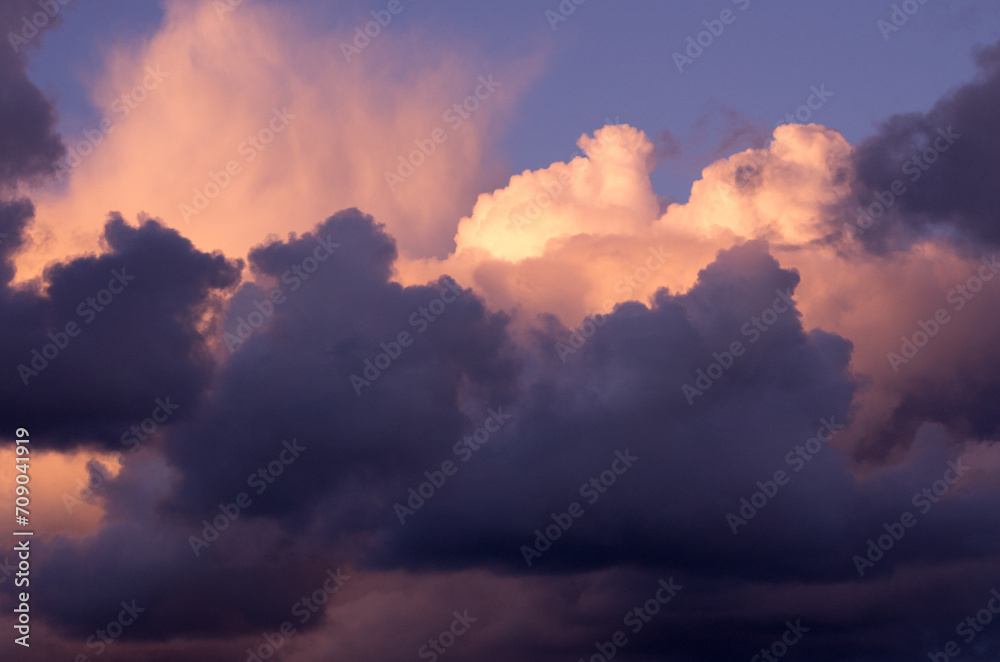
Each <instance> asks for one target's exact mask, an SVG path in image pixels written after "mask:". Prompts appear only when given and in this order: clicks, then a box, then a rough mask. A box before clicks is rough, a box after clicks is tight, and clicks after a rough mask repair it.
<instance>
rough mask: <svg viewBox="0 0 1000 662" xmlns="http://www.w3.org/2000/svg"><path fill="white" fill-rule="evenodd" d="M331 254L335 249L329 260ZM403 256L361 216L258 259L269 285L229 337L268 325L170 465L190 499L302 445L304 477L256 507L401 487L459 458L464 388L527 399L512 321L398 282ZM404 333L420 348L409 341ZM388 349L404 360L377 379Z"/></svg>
mask: <svg viewBox="0 0 1000 662" xmlns="http://www.w3.org/2000/svg"><path fill="white" fill-rule="evenodd" d="M324 246H330V247H331V248H332V254H330V255H329V256H328V257H326V258H325V259H324V260H322V261H317V260H316V259H315V257H316V256H317V255H319V256H324V255H326V254H327V253H328V251H327V249H326V248H324ZM395 257H396V248H395V243H394V241H393V240H392V239H391V238H390V237H388V236H387V235H386V234H385V233H384V232H383V231H382V228H381V226H375V225H373V222H372V220H371V217H368V216H363V215H362V214H360V213H359V212H357V211H356V210H349V211H345V212H341V213H339V214H337V215H335V216H333V217H331V218H330V219H329V220H327V221H326V222H325V223H323V224H320V225H319V226H318V227H317V228H316V230H315V232H313V233H307V234H305V235H303V236H302V237H296V238H293V239H290V240H289V241H288V242H277V241H276V242H272V243H270V244H268V245H265V246H261V247H258V248H257V249H255V250H254V251H252V252H251V254H250V263H251V265H252V266H253V268H254V270H255V271H256V272H257V274H258V275H259V276H260V278H261V280H262V282H266V283H267V284H262V285H259V286H256V285H249V286H246V287H245V288H243V290H242V291H241V293H240V295H239V296H238V297H237V300H236V301H235V302H234V304H233V306H232V308H231V310H230V314H229V320H228V321H227V322H226V324H225V328H226V333H232V334H236V333H237V332H238V329H239V328H240V320H249V322H254V321H259V318H256V319H254V316H253V314H254V312H255V311H257V312H260V311H261V310H264V311H265V313H262V315H264V316H265V317H266V321H265V322H264V324H263V325H262V326H260V327H259V328H257V329H256V330H254V331H253V332H252V334H251V335H249V337H248V338H247V339H246V340H245V341H243V342H240V343H239V344H238V345H237V344H235V343H234V347H235V352H234V353H233V355H232V357H231V358H230V359H229V361H228V362H227V364H226V365H225V366H224V367H223V368H222V370H221V373H220V375H219V378H218V380H217V383H216V384H215V386H214V388H213V390H212V396H211V399H210V400H209V402H208V403H207V412H206V416H205V417H204V418H202V419H200V420H198V421H193V422H192V423H191V427H190V428H189V429H185V430H184V431H182V432H180V433H178V434H177V435H173V436H172V437H171V440H170V445H169V454H170V457H171V458H172V459H173V460H174V461H176V462H177V463H178V465H179V466H180V467H181V468H183V470H184V476H185V478H184V481H185V483H184V486H183V489H182V490H180V492H179V494H180V495H181V499H182V500H183V501H186V502H188V503H190V504H201V505H202V506H205V505H207V506H209V507H214V505H215V504H216V502H217V500H218V499H220V498H223V497H226V496H231V495H232V494H234V493H236V492H238V491H239V490H241V489H247V484H246V483H247V475H248V474H249V473H250V472H252V471H254V470H255V469H256V468H257V467H259V466H262V465H263V464H266V463H267V462H269V461H271V460H274V458H275V456H276V454H277V453H278V452H279V451H281V449H282V441H283V440H291V439H292V438H293V437H294V438H297V439H298V440H299V441H300V443H301V444H302V445H305V446H306V447H307V448H308V449H309V450H308V451H307V456H308V459H307V461H306V462H303V463H302V464H301V465H300V466H299V465H297V466H295V467H293V468H292V469H294V472H295V479H294V480H289V481H280V482H278V483H276V484H275V485H274V487H273V488H269V491H268V500H267V504H266V505H265V504H262V505H261V506H260V507H259V508H258V510H256V511H255V512H258V513H261V514H263V513H266V512H273V513H274V514H276V515H277V514H279V513H291V512H301V510H302V505H303V503H307V502H311V501H312V499H314V498H315V497H318V496H326V497H333V496H334V495H336V494H338V492H339V491H340V490H345V489H350V488H349V485H350V484H351V483H353V482H355V481H356V480H357V477H358V476H359V475H365V476H368V479H369V480H374V481H375V482H376V484H377V483H380V482H382V481H386V480H394V479H395V478H396V477H398V476H399V475H400V473H399V472H401V471H402V470H404V469H409V468H410V467H412V466H415V465H419V464H421V463H423V462H425V461H427V460H428V459H429V458H431V457H435V456H436V455H438V454H440V453H442V452H446V451H447V449H449V448H450V446H451V444H452V443H453V440H454V439H455V438H457V436H458V435H460V433H461V432H462V431H463V430H464V429H465V427H466V425H467V421H466V415H465V414H464V413H463V406H462V404H463V403H462V402H461V401H460V393H461V394H462V396H461V397H462V398H468V399H469V400H470V401H469V402H468V403H467V404H465V406H466V407H477V406H479V405H478V404H476V403H488V404H489V406H496V405H500V404H503V403H504V402H506V401H509V400H510V399H511V398H512V397H513V390H514V383H513V381H514V378H515V377H516V376H517V373H518V369H517V368H518V364H517V358H516V352H515V349H514V347H513V345H512V344H511V342H510V341H509V339H508V337H507V334H506V324H507V318H506V317H505V316H504V315H502V314H498V313H491V312H489V311H487V310H486V308H485V306H484V304H483V303H482V302H481V301H480V300H479V299H477V298H476V297H475V296H473V295H472V293H471V292H469V291H462V290H460V289H459V288H458V286H457V285H455V284H454V283H452V285H451V286H449V285H448V283H447V279H442V280H441V281H439V282H437V283H430V284H428V285H426V286H415V287H401V286H399V285H398V284H395V283H392V282H389V280H388V278H389V275H390V272H391V267H392V263H393V261H394V260H395ZM310 269H312V270H313V272H312V273H311V274H310V273H309V270H310ZM276 290H278V291H280V294H281V295H282V297H281V298H280V299H279V300H280V301H281V302H280V303H275V304H274V306H273V311H274V312H273V313H272V314H271V315H270V316H268V315H266V313H267V311H268V310H269V309H268V308H267V306H266V305H264V304H263V302H265V301H270V300H271V299H270V295H271V293H273V292H275V291H276ZM442 293H443V294H444V297H443V298H444V299H445V300H451V303H443V302H440V303H439V304H438V305H440V306H444V312H442V313H440V314H438V315H434V314H432V313H430V311H429V310H428V312H427V315H423V314H421V313H420V311H421V309H427V307H428V306H429V305H430V302H432V301H434V300H437V299H441V298H442ZM249 322H248V323H247V324H248V326H249ZM243 329H244V332H245V331H246V329H247V326H244V327H243ZM401 333H405V334H408V338H409V340H408V342H409V344H408V345H405V346H402V345H399V344H398V343H399V336H400V334H401ZM230 340H231V339H230ZM404 342H406V340H405V339H404ZM383 345H385V346H386V347H388V348H389V354H395V355H396V358H394V359H393V360H392V363H391V364H390V365H389V366H388V367H387V368H385V369H384V370H379V374H377V375H376V374H375V371H374V370H372V369H369V368H368V366H367V365H366V361H374V360H375V358H376V356H377V355H378V354H385V351H386V350H385V349H383V347H382V346H383ZM386 356H387V357H388V354H386ZM383 365H384V363H383ZM352 375H355V376H356V377H357V378H358V379H363V380H364V381H365V382H367V383H369V384H370V385H365V384H362V383H361V382H360V381H356V380H355V381H352V378H351V376H352ZM373 377H374V378H373ZM369 380H370V381H369ZM237 458H238V459H237ZM292 469H290V471H291V470H292ZM366 482H367V481H366ZM348 501H349V500H348ZM355 507H356V508H361V507H362V504H360V503H358V504H357V505H356V506H355ZM369 514H371V515H375V516H376V519H377V516H378V515H379V513H369Z"/></svg>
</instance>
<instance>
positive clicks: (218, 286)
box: [0, 204, 241, 450]
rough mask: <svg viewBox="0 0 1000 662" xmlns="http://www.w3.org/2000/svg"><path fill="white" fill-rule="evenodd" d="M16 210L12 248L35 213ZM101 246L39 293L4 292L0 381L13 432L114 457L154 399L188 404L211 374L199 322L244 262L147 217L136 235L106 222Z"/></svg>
mask: <svg viewBox="0 0 1000 662" xmlns="http://www.w3.org/2000/svg"><path fill="white" fill-rule="evenodd" d="M15 209H16V210H17V216H16V217H15V221H16V222H15V223H14V224H13V227H11V226H10V225H8V226H7V229H9V230H10V232H9V234H10V235H11V240H12V241H13V242H16V241H19V240H20V237H21V232H23V229H24V226H25V223H26V221H27V217H26V214H28V213H29V212H30V205H26V204H18V205H16V207H15ZM104 241H105V242H106V252H105V253H104V254H103V255H101V256H99V257H96V256H86V257H79V258H75V259H72V260H69V261H67V262H64V263H57V264H54V265H52V266H50V267H49V268H48V269H47V270H46V273H45V282H44V287H43V284H42V283H34V284H33V286H32V287H29V288H11V286H10V285H5V286H4V288H3V290H2V292H0V319H2V320H3V325H4V328H6V329H8V332H7V333H5V334H4V336H3V338H2V340H0V345H2V347H3V353H4V356H8V357H11V359H12V363H11V364H10V365H8V366H7V369H6V370H5V371H4V375H3V376H2V377H0V393H2V397H3V398H4V400H5V401H6V402H8V403H10V407H9V408H5V410H4V414H2V418H3V420H4V422H5V423H6V424H7V425H8V427H11V428H12V429H13V428H16V427H18V426H19V425H21V423H19V421H22V420H25V418H27V419H30V420H32V421H34V424H33V426H32V427H33V428H34V429H33V432H34V433H35V434H38V435H41V436H42V438H43V439H45V441H42V442H41V444H42V445H47V446H50V447H61V448H68V447H72V446H75V445H78V444H94V445H98V446H103V447H105V448H110V449H119V450H121V449H122V443H123V442H122V441H121V438H122V436H123V435H124V433H126V432H127V431H128V429H129V427H130V426H131V425H134V424H135V423H136V422H137V421H136V419H138V420H139V421H141V420H142V419H143V418H144V417H146V416H148V413H149V411H151V409H152V408H153V407H154V405H155V401H156V399H157V398H165V397H171V398H174V401H175V402H179V403H183V404H184V405H190V404H193V402H194V401H195V400H196V399H197V397H198V395H199V394H200V392H201V390H202V389H203V388H204V387H205V386H206V385H207V383H208V379H209V378H210V376H211V374H212V371H213V360H212V358H211V354H210V347H209V345H208V344H207V341H206V338H205V337H204V336H203V335H202V325H203V323H204V322H205V320H206V318H207V316H210V315H211V314H212V311H213V308H214V307H216V306H217V305H218V303H219V301H218V298H217V297H218V296H219V295H220V294H221V293H223V292H224V291H226V290H227V289H229V288H232V287H233V286H235V285H236V284H237V282H238V281H239V272H240V269H241V264H240V262H239V261H235V262H230V261H228V260H226V259H225V258H224V257H222V256H221V255H208V254H206V253H202V252H200V251H197V250H195V249H194V247H193V246H192V245H191V242H190V241H188V240H187V239H184V238H183V237H181V236H180V235H179V234H178V233H176V232H175V231H172V230H168V229H166V228H164V227H163V226H161V225H160V224H159V223H157V222H156V221H153V220H146V221H145V222H143V223H142V225H140V226H139V227H132V226H129V225H128V224H126V223H125V221H124V219H123V218H122V217H121V216H118V215H112V217H111V218H110V219H109V220H108V222H107V224H106V225H105V231H104ZM7 265H8V273H9V262H8V263H7ZM83 375H85V376H86V377H85V378H82V377H81V376H83ZM140 414H142V415H141V416H140Z"/></svg>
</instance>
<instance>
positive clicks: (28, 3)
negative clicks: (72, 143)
mask: <svg viewBox="0 0 1000 662" xmlns="http://www.w3.org/2000/svg"><path fill="white" fill-rule="evenodd" d="M39 11H40V9H39V6H38V3H37V1H32V0H5V1H4V2H3V3H2V4H0V37H2V39H3V43H0V90H2V93H0V192H3V190H4V189H7V188H9V187H10V186H12V185H14V184H16V183H17V181H19V180H31V179H34V178H37V177H39V176H43V175H47V174H51V173H52V172H53V170H54V164H55V162H56V161H57V160H58V159H60V158H62V156H63V154H64V153H65V149H64V148H63V145H62V142H61V141H60V139H59V136H58V134H56V131H55V125H56V115H55V109H54V108H53V105H52V102H51V101H50V100H49V99H46V98H45V96H44V95H43V94H42V92H41V90H39V89H38V88H37V87H36V86H35V84H34V83H32V82H31V80H29V79H28V76H27V73H26V72H25V67H26V57H25V48H26V47H27V48H30V47H31V46H34V45H37V44H38V43H39V40H40V39H41V37H40V36H39V35H38V34H35V36H34V37H33V39H31V40H28V43H27V44H22V43H21V42H20V41H18V40H17V39H15V41H14V43H11V40H10V34H12V33H13V34H15V35H17V36H18V37H19V38H20V39H23V37H21V32H22V30H24V29H25V28H24V23H23V18H24V17H25V16H27V17H29V22H30V16H31V15H32V14H34V13H37V12H39ZM46 19H47V20H46V22H45V24H44V27H43V29H42V30H37V28H36V32H41V31H44V30H47V29H49V28H51V27H53V26H55V25H57V24H58V23H59V21H61V19H62V13H61V12H58V13H56V14H55V16H51V17H50V16H47V15H46ZM29 33H30V31H29ZM15 46H16V47H17V49H16V50H15Z"/></svg>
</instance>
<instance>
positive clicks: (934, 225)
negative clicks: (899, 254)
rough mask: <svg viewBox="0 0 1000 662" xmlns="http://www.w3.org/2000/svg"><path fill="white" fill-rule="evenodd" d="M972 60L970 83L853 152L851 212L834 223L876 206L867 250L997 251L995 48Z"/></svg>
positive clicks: (999, 158)
mask: <svg viewBox="0 0 1000 662" xmlns="http://www.w3.org/2000/svg"><path fill="white" fill-rule="evenodd" d="M976 60H977V64H978V68H979V74H978V76H977V78H976V80H974V81H973V82H971V83H968V84H966V85H963V86H962V87H960V88H958V89H957V90H955V91H954V92H953V93H951V94H949V95H948V96H946V97H944V98H942V99H941V100H939V101H938V102H937V103H936V104H935V105H934V107H933V108H932V109H931V110H930V111H929V112H927V113H909V114H905V115H896V116H893V117H892V118H890V119H889V120H887V121H886V122H885V123H883V124H882V126H881V128H880V130H879V132H878V133H877V134H876V135H875V136H873V137H871V138H869V139H867V140H866V141H865V142H863V143H862V144H861V145H860V146H859V147H858V150H857V154H856V157H855V165H856V168H857V177H858V182H857V186H856V191H855V193H856V198H857V199H856V200H855V202H856V205H854V206H852V207H851V210H849V211H845V212H844V216H845V217H846V218H845V219H842V220H846V221H847V222H848V223H851V224H856V222H857V219H856V217H857V216H858V213H857V210H856V209H855V207H856V206H857V205H860V206H863V207H865V208H869V207H871V206H872V205H876V203H879V202H880V198H881V203H882V204H883V206H885V207H888V212H887V213H886V214H885V215H880V217H879V218H873V219H872V222H871V227H870V229H869V230H868V232H866V233H864V234H862V235H861V236H862V238H863V240H864V241H865V242H866V243H867V244H868V245H869V247H871V248H872V249H874V250H880V251H881V250H886V249H889V248H896V249H901V248H904V247H905V246H906V245H907V243H908V242H909V241H911V240H913V239H914V238H917V237H925V236H933V235H935V234H941V235H944V236H951V235H953V236H955V238H956V239H957V240H958V241H959V242H961V243H965V242H977V243H987V244H990V245H992V246H1000V217H998V209H1000V187H997V186H996V182H995V180H996V173H997V171H998V170H1000V44H996V45H993V46H991V47H989V48H987V49H984V50H982V51H981V52H979V53H978V55H977V58H976ZM956 136H960V137H956ZM896 181H898V182H899V184H898V185H897V192H896V193H893V192H892V186H893V183H894V182H896ZM900 186H901V187H902V188H899V187H900ZM900 191H902V192H901V193H900ZM887 192H888V194H887ZM873 211H874V212H875V214H876V215H878V214H879V212H878V206H876V207H875V208H874V209H873Z"/></svg>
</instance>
